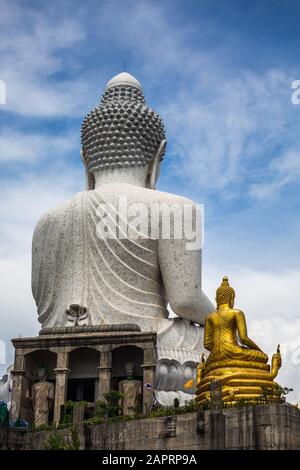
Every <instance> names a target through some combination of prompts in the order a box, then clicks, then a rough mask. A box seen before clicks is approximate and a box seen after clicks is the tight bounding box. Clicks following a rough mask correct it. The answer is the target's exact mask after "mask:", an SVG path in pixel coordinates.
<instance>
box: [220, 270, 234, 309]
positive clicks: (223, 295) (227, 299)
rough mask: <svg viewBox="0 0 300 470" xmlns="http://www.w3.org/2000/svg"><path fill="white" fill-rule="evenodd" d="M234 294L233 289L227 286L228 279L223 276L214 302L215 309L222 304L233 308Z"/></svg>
mask: <svg viewBox="0 0 300 470" xmlns="http://www.w3.org/2000/svg"><path fill="white" fill-rule="evenodd" d="M234 298H235V292H234V289H233V288H232V287H231V286H230V285H229V281H228V277H227V276H224V277H223V280H222V284H221V285H220V287H219V288H218V289H217V293H216V302H217V307H219V306H220V305H224V304H229V305H230V307H231V308H233V306H234Z"/></svg>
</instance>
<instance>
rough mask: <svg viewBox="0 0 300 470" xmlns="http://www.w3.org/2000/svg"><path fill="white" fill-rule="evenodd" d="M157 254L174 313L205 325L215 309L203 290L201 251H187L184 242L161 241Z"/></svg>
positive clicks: (167, 295)
mask: <svg viewBox="0 0 300 470" xmlns="http://www.w3.org/2000/svg"><path fill="white" fill-rule="evenodd" d="M158 253H159V265H160V270H161V274H162V278H163V283H164V287H165V291H166V297H167V300H168V302H169V303H170V306H171V308H172V310H173V312H174V313H175V314H176V315H178V316H179V317H182V318H186V319H188V320H190V321H192V322H195V323H199V324H201V325H203V324H204V321H205V317H206V316H207V314H208V313H210V312H211V311H212V310H213V306H212V304H211V302H210V301H209V299H208V298H207V297H206V296H205V294H204V293H203V292H202V289H201V250H192V251H189V250H186V246H185V240H159V242H158Z"/></svg>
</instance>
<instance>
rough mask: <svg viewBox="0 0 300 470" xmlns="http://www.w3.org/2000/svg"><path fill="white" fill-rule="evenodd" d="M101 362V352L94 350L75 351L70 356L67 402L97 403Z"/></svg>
mask: <svg viewBox="0 0 300 470" xmlns="http://www.w3.org/2000/svg"><path fill="white" fill-rule="evenodd" d="M99 362H100V361H99V352H98V351H96V350H95V349H92V348H78V349H74V351H72V352H71V353H70V354H69V369H70V374H69V377H68V389H67V400H71V401H88V402H91V403H93V402H95V401H96V397H97V396H98V388H99V380H98V373H99V371H98V367H99Z"/></svg>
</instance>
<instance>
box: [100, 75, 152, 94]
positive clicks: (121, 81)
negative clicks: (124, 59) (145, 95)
mask: <svg viewBox="0 0 300 470" xmlns="http://www.w3.org/2000/svg"><path fill="white" fill-rule="evenodd" d="M115 86H131V87H135V88H138V89H139V90H140V91H143V88H142V85H141V84H140V82H139V81H138V80H137V79H136V78H135V77H134V76H133V75H131V74H130V73H128V72H121V73H119V74H118V75H115V77H113V78H111V79H110V80H109V81H108V82H107V84H106V87H105V90H109V89H110V88H113V87H115Z"/></svg>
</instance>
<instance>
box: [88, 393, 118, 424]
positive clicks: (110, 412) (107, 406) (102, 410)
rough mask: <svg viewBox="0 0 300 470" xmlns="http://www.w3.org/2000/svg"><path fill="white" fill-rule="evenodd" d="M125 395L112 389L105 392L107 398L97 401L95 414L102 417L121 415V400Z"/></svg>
mask: <svg viewBox="0 0 300 470" xmlns="http://www.w3.org/2000/svg"><path fill="white" fill-rule="evenodd" d="M123 397H124V394H123V393H120V392H118V391H116V390H110V391H109V392H107V393H105V394H104V398H105V400H100V401H97V403H96V409H95V413H94V416H95V417H100V418H112V417H115V416H118V415H119V412H120V410H121V407H120V405H119V400H121V399H122V398H123Z"/></svg>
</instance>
